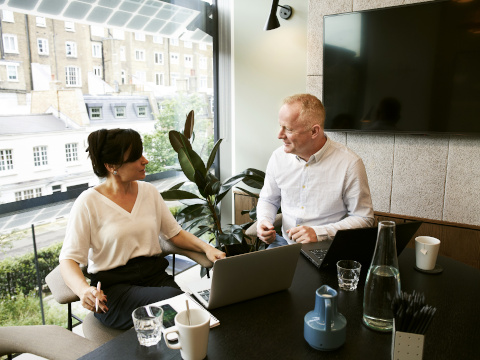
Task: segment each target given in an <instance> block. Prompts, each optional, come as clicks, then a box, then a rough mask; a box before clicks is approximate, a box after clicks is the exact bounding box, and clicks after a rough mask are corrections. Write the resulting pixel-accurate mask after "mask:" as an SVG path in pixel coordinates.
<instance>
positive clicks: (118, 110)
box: [115, 106, 126, 119]
mask: <svg viewBox="0 0 480 360" xmlns="http://www.w3.org/2000/svg"><path fill="white" fill-rule="evenodd" d="M125 110H126V109H125V106H115V117H116V118H117V119H122V118H125Z"/></svg>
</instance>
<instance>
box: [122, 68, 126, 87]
mask: <svg viewBox="0 0 480 360" xmlns="http://www.w3.org/2000/svg"><path fill="white" fill-rule="evenodd" d="M121 74H122V75H121V77H122V79H121V81H122V85H125V84H126V83H127V74H126V73H125V70H122V73H121Z"/></svg>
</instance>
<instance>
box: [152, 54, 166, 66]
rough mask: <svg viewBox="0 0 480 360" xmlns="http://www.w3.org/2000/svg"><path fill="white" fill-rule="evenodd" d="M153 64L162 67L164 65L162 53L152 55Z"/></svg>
mask: <svg viewBox="0 0 480 360" xmlns="http://www.w3.org/2000/svg"><path fill="white" fill-rule="evenodd" d="M153 62H154V63H155V65H163V64H164V56H163V52H161V51H155V52H154V53H153Z"/></svg>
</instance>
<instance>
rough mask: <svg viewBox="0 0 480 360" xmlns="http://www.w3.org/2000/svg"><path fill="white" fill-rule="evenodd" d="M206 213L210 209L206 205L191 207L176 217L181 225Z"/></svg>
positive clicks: (184, 209) (181, 211)
mask: <svg viewBox="0 0 480 360" xmlns="http://www.w3.org/2000/svg"><path fill="white" fill-rule="evenodd" d="M204 211H205V213H208V207H207V206H206V205H205V204H194V205H190V206H187V207H185V208H183V209H182V210H180V211H179V212H178V214H177V215H176V219H177V221H178V222H179V223H185V222H187V221H190V220H192V219H194V218H196V217H200V216H202V215H204Z"/></svg>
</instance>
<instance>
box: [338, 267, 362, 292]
mask: <svg viewBox="0 0 480 360" xmlns="http://www.w3.org/2000/svg"><path fill="white" fill-rule="evenodd" d="M361 268H362V264H360V263H359V262H358V261H355V260H340V261H338V262H337V276H338V286H339V287H340V289H342V290H346V291H353V290H355V289H356V288H357V285H358V279H359V278H360V269H361Z"/></svg>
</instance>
